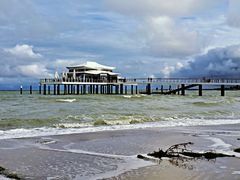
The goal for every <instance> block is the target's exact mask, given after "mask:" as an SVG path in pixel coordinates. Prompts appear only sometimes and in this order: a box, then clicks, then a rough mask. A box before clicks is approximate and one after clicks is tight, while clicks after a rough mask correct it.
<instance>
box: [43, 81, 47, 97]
mask: <svg viewBox="0 0 240 180" xmlns="http://www.w3.org/2000/svg"><path fill="white" fill-rule="evenodd" d="M46 91H47V85H46V84H44V85H43V95H46V94H47V93H46Z"/></svg>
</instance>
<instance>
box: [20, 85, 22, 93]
mask: <svg viewBox="0 0 240 180" xmlns="http://www.w3.org/2000/svg"><path fill="white" fill-rule="evenodd" d="M22 92H23V87H22V85H21V86H20V94H22Z"/></svg>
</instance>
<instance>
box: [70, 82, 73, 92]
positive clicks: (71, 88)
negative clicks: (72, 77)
mask: <svg viewBox="0 0 240 180" xmlns="http://www.w3.org/2000/svg"><path fill="white" fill-rule="evenodd" d="M70 86H71V94H73V85H72V84H71V85H70Z"/></svg>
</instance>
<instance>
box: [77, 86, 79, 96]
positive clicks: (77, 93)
mask: <svg viewBox="0 0 240 180" xmlns="http://www.w3.org/2000/svg"><path fill="white" fill-rule="evenodd" d="M77 95H79V84H78V85H77Z"/></svg>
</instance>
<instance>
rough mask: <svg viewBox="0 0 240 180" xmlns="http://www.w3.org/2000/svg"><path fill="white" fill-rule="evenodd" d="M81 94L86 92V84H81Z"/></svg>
mask: <svg viewBox="0 0 240 180" xmlns="http://www.w3.org/2000/svg"><path fill="white" fill-rule="evenodd" d="M83 94H86V84H84V85H83Z"/></svg>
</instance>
